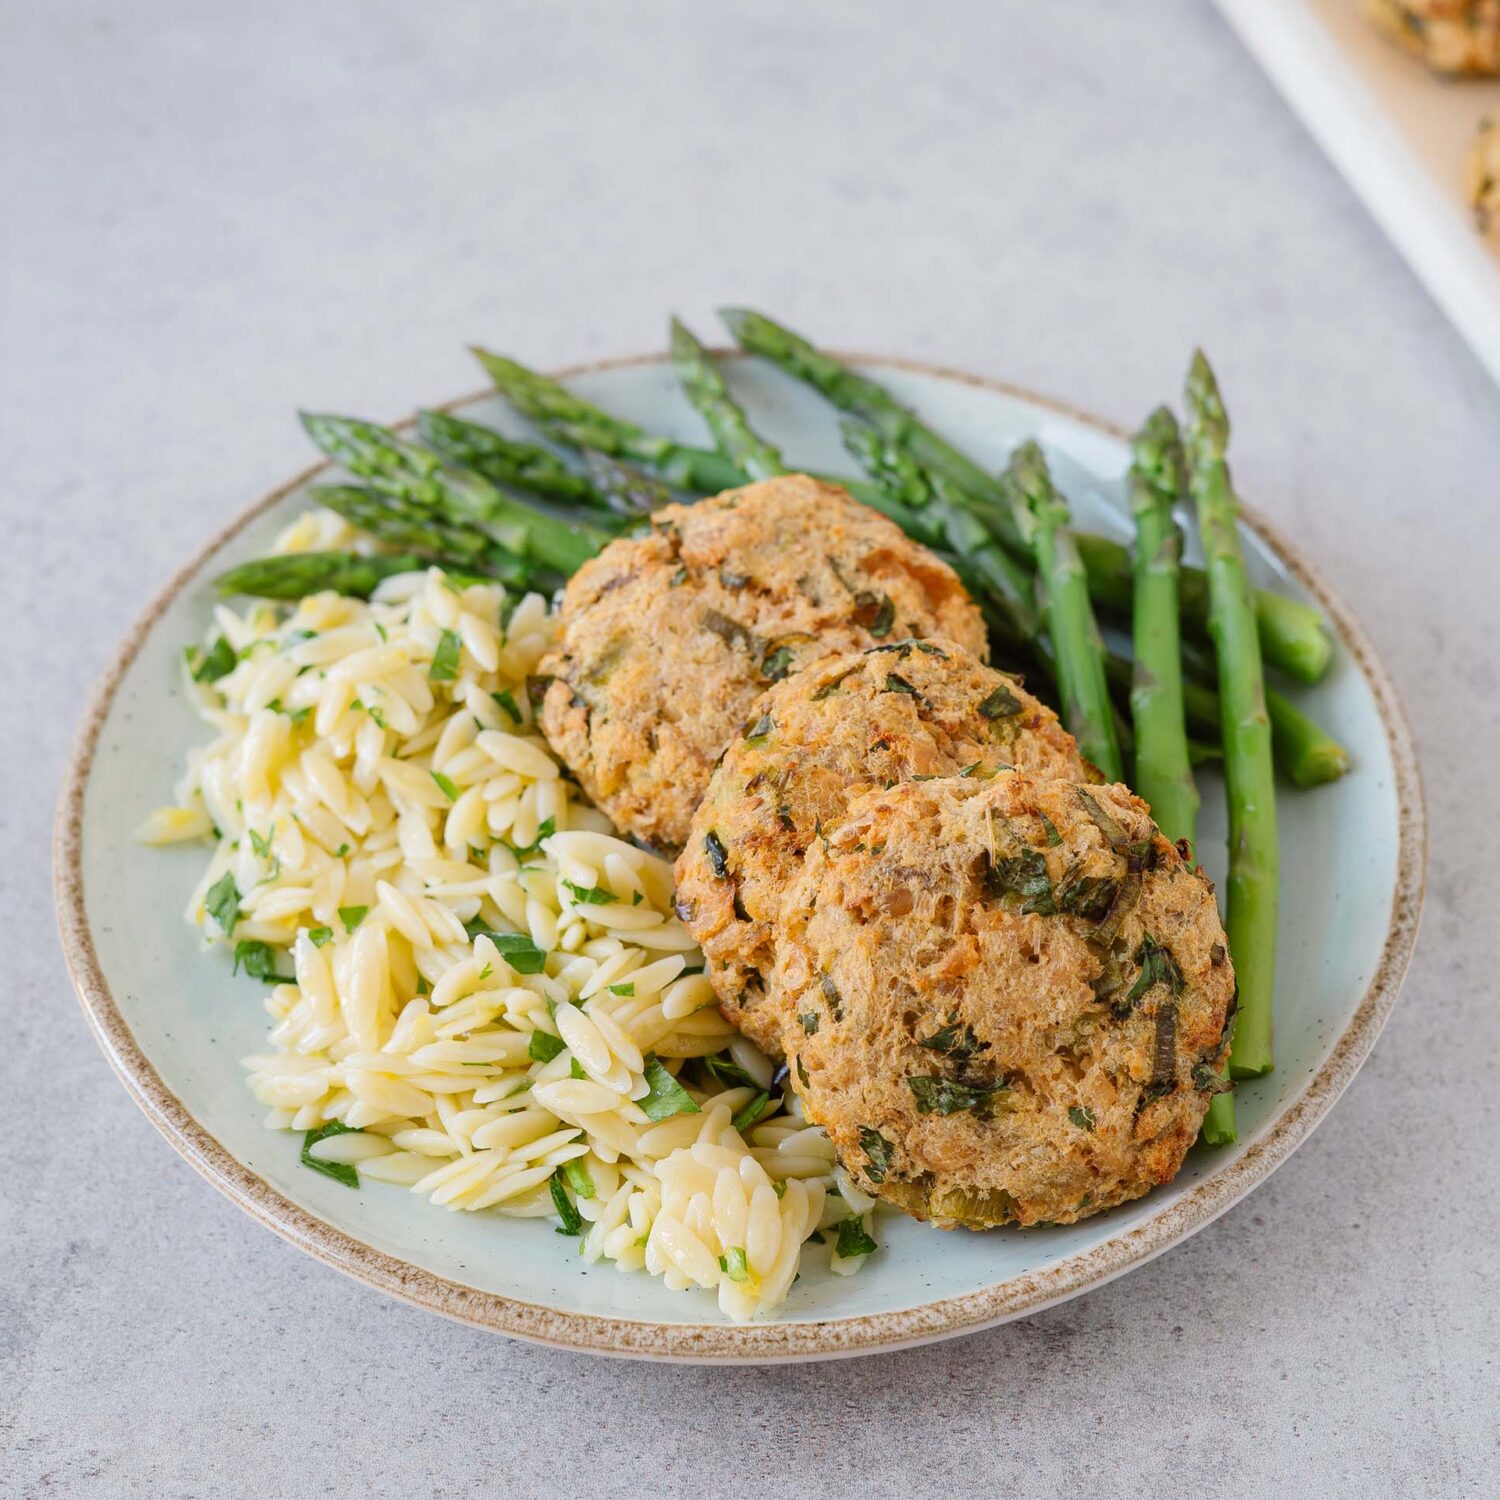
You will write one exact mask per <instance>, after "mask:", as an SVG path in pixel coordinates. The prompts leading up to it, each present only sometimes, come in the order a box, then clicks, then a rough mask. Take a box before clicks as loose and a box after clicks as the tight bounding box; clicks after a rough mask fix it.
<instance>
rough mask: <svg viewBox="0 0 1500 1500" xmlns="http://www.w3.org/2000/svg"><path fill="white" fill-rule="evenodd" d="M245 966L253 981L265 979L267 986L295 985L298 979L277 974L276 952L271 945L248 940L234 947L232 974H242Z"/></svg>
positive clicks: (289, 975) (288, 975)
mask: <svg viewBox="0 0 1500 1500" xmlns="http://www.w3.org/2000/svg"><path fill="white" fill-rule="evenodd" d="M241 964H244V966H245V973H246V974H248V975H249V976H250V978H251V979H263V980H265V982H266V983H267V984H294V983H296V977H295V976H294V975H291V974H278V973H277V972H276V950H275V949H274V948H272V946H271V945H270V944H269V943H263V942H260V941H258V940H250V939H247V940H246V941H244V942H242V943H236V944H235V945H234V966H233V967H232V968H231V969H230V971H229V972H230V973H231V974H238V973H239V972H240V965H241Z"/></svg>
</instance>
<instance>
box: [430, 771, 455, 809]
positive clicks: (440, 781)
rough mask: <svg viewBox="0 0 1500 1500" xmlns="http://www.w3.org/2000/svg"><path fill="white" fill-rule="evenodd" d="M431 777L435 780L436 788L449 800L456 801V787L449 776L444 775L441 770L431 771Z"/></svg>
mask: <svg viewBox="0 0 1500 1500" xmlns="http://www.w3.org/2000/svg"><path fill="white" fill-rule="evenodd" d="M432 779H433V780H434V781H435V782H437V785H438V790H439V791H440V792H441V793H442V794H443V795H444V796H445V797H446V798H447V799H448V800H449V801H450V802H457V801H458V788H457V787H456V786H455V785H454V784H453V778H452V777H451V776H444V775H443V773H442V772H441V771H434V772H432Z"/></svg>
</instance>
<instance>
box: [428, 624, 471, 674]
mask: <svg viewBox="0 0 1500 1500" xmlns="http://www.w3.org/2000/svg"><path fill="white" fill-rule="evenodd" d="M463 649H464V643H463V641H462V640H461V639H460V637H459V634H458V632H457V631H456V630H445V631H444V632H443V633H442V634H441V635H440V636H439V637H438V643H437V649H436V650H435V651H434V652H433V653H432V665H431V666H430V667H429V668H428V669H427V676H428V678H429V679H430V680H431V681H433V682H452V681H453V680H454V679H455V678H456V677H457V676H458V663H459V658H460V657H461V656H462V655H463Z"/></svg>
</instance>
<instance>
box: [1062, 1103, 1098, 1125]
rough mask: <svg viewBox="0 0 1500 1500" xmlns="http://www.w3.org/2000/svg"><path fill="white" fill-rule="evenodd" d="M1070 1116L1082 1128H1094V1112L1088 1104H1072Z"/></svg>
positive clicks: (1069, 1109) (1069, 1111) (1069, 1108)
mask: <svg viewBox="0 0 1500 1500" xmlns="http://www.w3.org/2000/svg"><path fill="white" fill-rule="evenodd" d="M1068 1118H1069V1119H1070V1120H1071V1121H1072V1122H1073V1123H1074V1124H1075V1125H1076V1126H1077V1127H1078V1128H1079V1129H1080V1130H1092V1129H1093V1128H1094V1123H1095V1121H1094V1112H1093V1110H1091V1109H1090V1108H1089V1107H1088V1105H1087V1104H1072V1105H1069V1106H1068Z"/></svg>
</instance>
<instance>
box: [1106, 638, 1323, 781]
mask: <svg viewBox="0 0 1500 1500" xmlns="http://www.w3.org/2000/svg"><path fill="white" fill-rule="evenodd" d="M1105 665H1106V667H1107V669H1108V673H1109V685H1110V689H1111V691H1112V692H1113V693H1114V696H1115V699H1116V701H1117V702H1124V703H1126V704H1127V705H1128V703H1129V701H1130V688H1131V683H1132V681H1133V680H1134V675H1135V664H1134V663H1133V662H1132V661H1131V660H1130V659H1129V658H1128V657H1124V656H1118V655H1116V654H1114V653H1113V652H1111V653H1110V655H1109V657H1108V659H1107V661H1106V663H1105ZM1182 669H1183V673H1184V675H1185V680H1184V682H1183V684H1182V701H1183V708H1184V709H1185V711H1186V716H1187V726H1188V730H1189V733H1190V735H1191V736H1192V737H1193V740H1194V743H1196V744H1197V745H1198V746H1199V747H1200V749H1204V750H1208V749H1211V750H1213V752H1214V754H1215V755H1220V754H1221V748H1222V747H1221V744H1220V740H1219V695H1218V693H1217V692H1216V691H1215V690H1214V688H1213V687H1212V686H1210V685H1209V684H1212V683H1213V682H1214V681H1215V678H1216V671H1217V669H1216V668H1215V666H1214V662H1213V653H1212V652H1211V651H1205V650H1203V649H1202V648H1201V647H1198V646H1195V645H1193V643H1192V642H1186V643H1184V645H1183V650H1182ZM1266 712H1267V713H1268V714H1269V715H1270V718H1271V750H1272V754H1273V755H1274V757H1275V761H1276V769H1277V771H1279V772H1280V773H1281V774H1282V775H1283V776H1285V777H1286V778H1287V780H1288V781H1290V782H1291V783H1292V784H1293V785H1294V786H1299V787H1315V786H1323V785H1325V784H1326V783H1327V782H1330V781H1337V780H1338V779H1339V777H1340V776H1342V775H1343V774H1344V773H1345V772H1346V771H1347V770H1348V769H1349V752H1348V751H1347V750H1346V749H1345V748H1344V747H1343V746H1342V745H1341V744H1340V743H1339V742H1338V741H1337V740H1336V739H1334V737H1333V736H1332V735H1331V734H1329V733H1328V731H1327V730H1326V729H1324V728H1323V726H1322V725H1321V724H1319V723H1318V722H1317V721H1316V720H1315V719H1313V718H1311V717H1310V716H1309V715H1307V714H1305V713H1303V712H1302V710H1301V709H1300V708H1298V707H1297V705H1296V704H1295V703H1293V702H1291V700H1290V699H1288V698H1286V697H1284V696H1283V695H1282V694H1280V693H1278V692H1277V691H1276V690H1275V689H1274V688H1267V689H1266ZM1203 758H1204V757H1203V756H1202V755H1201V754H1200V755H1195V756H1194V764H1197V763H1198V762H1200V761H1201V760H1202V759H1203Z"/></svg>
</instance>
